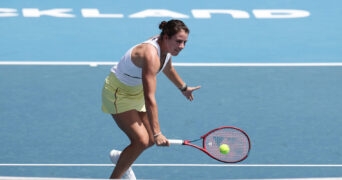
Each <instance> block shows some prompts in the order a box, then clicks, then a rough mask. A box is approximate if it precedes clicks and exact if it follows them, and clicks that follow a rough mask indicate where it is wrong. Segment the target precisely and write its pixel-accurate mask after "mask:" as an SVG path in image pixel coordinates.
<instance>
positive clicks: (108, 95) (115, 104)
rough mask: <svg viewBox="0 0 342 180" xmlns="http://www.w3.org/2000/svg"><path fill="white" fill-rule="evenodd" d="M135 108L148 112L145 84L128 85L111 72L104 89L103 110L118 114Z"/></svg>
mask: <svg viewBox="0 0 342 180" xmlns="http://www.w3.org/2000/svg"><path fill="white" fill-rule="evenodd" d="M134 109H135V110H137V111H139V112H146V108H145V100H144V91H143V86H142V85H138V86H127V85H125V84H123V83H122V82H120V80H118V79H117V78H116V76H115V74H114V73H112V72H111V73H110V74H109V75H108V76H107V78H106V80H105V83H104V86H103V89H102V111H103V112H105V113H109V114H118V113H122V112H126V111H129V110H134Z"/></svg>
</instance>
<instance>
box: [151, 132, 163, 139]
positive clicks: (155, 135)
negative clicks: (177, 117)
mask: <svg viewBox="0 0 342 180" xmlns="http://www.w3.org/2000/svg"><path fill="white" fill-rule="evenodd" d="M161 134H162V133H161V132H159V133H157V134H154V135H153V137H154V138H156V137H158V136H159V135H161Z"/></svg>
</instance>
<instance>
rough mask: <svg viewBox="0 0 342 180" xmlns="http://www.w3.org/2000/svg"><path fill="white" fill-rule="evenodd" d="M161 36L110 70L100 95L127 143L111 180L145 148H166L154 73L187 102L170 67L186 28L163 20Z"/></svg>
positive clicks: (189, 94) (184, 87)
mask: <svg viewBox="0 0 342 180" xmlns="http://www.w3.org/2000/svg"><path fill="white" fill-rule="evenodd" d="M159 29H160V30H161V33H160V35H159V36H156V37H153V38H151V39H149V40H147V41H145V42H143V43H141V44H138V45H136V46H134V47H132V48H131V49H130V50H128V51H127V52H126V54H125V55H124V56H123V57H122V59H121V60H120V61H119V63H118V64H117V65H116V66H114V67H112V69H111V73H110V74H109V75H108V77H107V78H106V82H105V85H104V88H103V92H102V102H103V103H102V110H103V111H104V112H105V113H109V114H111V115H112V117H113V118H114V120H115V122H116V124H117V125H118V127H119V128H120V129H121V130H122V131H123V132H124V133H125V134H126V135H127V136H128V138H129V139H130V144H129V145H128V146H127V147H126V148H125V149H124V150H123V151H122V153H121V155H120V157H119V158H118V160H117V163H116V166H115V168H114V170H113V173H112V175H111V178H121V177H122V176H123V175H124V173H125V172H126V171H127V170H129V168H130V166H131V165H132V164H133V162H134V161H135V160H136V159H137V158H138V156H139V155H140V154H141V153H142V152H143V151H144V150H145V149H147V148H148V147H150V146H152V145H153V144H156V145H157V146H168V145H169V142H168V140H167V138H166V137H165V136H164V135H163V134H162V131H161V130H160V126H159V119H158V106H157V102H156V97H155V95H156V81H157V77H156V76H157V74H158V73H159V72H160V71H162V72H163V73H164V74H165V75H166V76H167V77H168V79H169V80H170V81H171V82H173V84H174V85H175V86H176V87H178V88H179V89H180V91H181V92H182V93H183V95H184V96H185V97H186V98H187V99H188V100H190V101H192V100H193V98H194V97H193V95H192V92H193V91H195V90H197V89H199V88H200V86H197V87H188V86H187V85H186V84H185V82H184V81H183V80H182V79H181V77H180V76H179V75H178V73H177V72H176V70H175V69H174V67H173V66H172V62H171V56H177V55H178V53H179V52H180V51H181V50H182V49H183V48H184V47H185V44H186V42H187V40H188V35H189V29H188V28H187V26H186V25H185V24H184V23H183V22H182V21H180V20H170V21H168V22H166V21H163V22H161V23H160V25H159Z"/></svg>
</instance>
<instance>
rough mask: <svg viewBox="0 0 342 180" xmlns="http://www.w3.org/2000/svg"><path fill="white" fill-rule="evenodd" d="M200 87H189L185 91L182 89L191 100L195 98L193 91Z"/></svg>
mask: <svg viewBox="0 0 342 180" xmlns="http://www.w3.org/2000/svg"><path fill="white" fill-rule="evenodd" d="M199 88H201V86H196V87H187V88H186V90H185V91H182V93H183V95H184V96H185V97H186V98H187V99H188V100H189V101H192V100H194V96H193V95H192V92H193V91H195V90H197V89H199Z"/></svg>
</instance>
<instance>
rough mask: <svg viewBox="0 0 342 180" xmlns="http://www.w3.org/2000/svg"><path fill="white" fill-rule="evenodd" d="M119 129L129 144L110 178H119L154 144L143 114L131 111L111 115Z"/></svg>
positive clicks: (146, 119) (148, 124) (147, 122)
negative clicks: (128, 140)
mask: <svg viewBox="0 0 342 180" xmlns="http://www.w3.org/2000/svg"><path fill="white" fill-rule="evenodd" d="M113 118H114V120H115V122H116V123H117V125H118V126H119V128H120V129H121V130H122V131H123V132H124V133H125V134H126V135H127V136H128V138H129V139H130V141H131V143H130V144H129V145H128V146H127V147H126V148H125V149H124V150H123V151H122V153H121V155H120V158H119V159H118V162H117V164H116V166H115V168H114V170H113V173H112V175H111V177H110V178H114V179H118V178H120V177H121V176H122V175H123V174H124V173H125V172H126V171H127V170H128V168H129V167H130V166H131V165H132V164H133V162H134V161H135V160H136V159H137V158H138V156H139V155H140V154H141V153H142V152H143V151H144V150H145V149H147V148H148V147H150V146H152V145H153V144H154V142H153V135H152V131H151V127H150V123H149V121H148V118H147V114H146V113H145V112H138V111H136V110H131V111H127V112H123V113H120V114H115V115H113Z"/></svg>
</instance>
